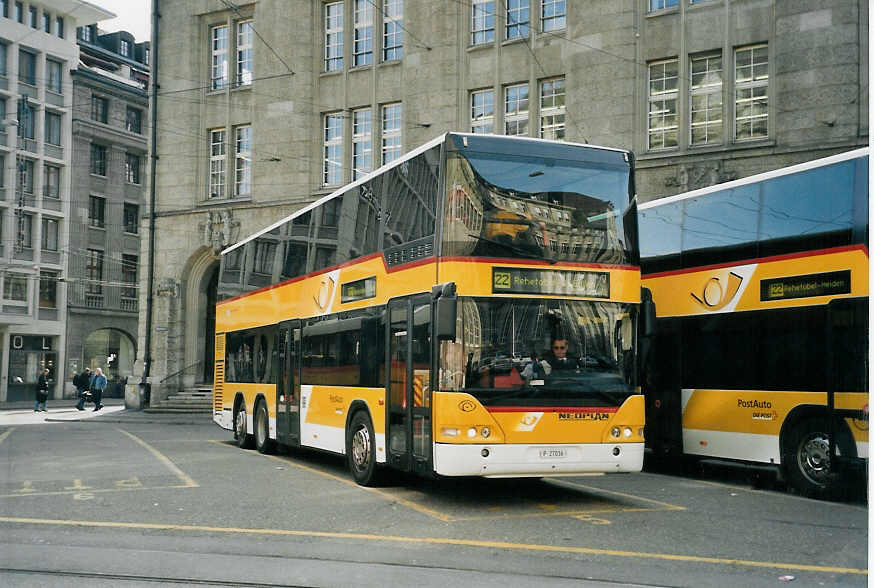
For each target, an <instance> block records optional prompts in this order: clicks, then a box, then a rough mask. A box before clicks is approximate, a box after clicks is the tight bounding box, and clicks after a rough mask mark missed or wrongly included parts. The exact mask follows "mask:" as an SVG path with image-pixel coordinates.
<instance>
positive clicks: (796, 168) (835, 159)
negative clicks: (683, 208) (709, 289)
mask: <svg viewBox="0 0 874 588" xmlns="http://www.w3.org/2000/svg"><path fill="white" fill-rule="evenodd" d="M867 155H868V147H862V148H861V149H854V150H852V151H846V152H844V153H838V154H837V155H832V156H829V157H823V158H822V159H814V160H812V161H807V162H804V163H799V164H797V165H791V166H789V167H781V168H780V169H775V170H772V171H769V172H764V173H761V174H756V175H753V176H747V177H745V178H741V179H739V180H732V181H731V182H725V183H722V184H714V185H712V186H708V187H706V188H701V189H699V190H692V191H691V192H683V193H682V194H677V195H675V196H667V197H665V198H657V199H656V200H650V201H649V202H644V203H643V204H638V205H637V209H638V210H646V209H648V208H655V207H656V206H662V205H663V204H671V203H673V202H678V201H681V200H686V199H688V198H695V197H696V196H703V195H705V194H710V193H713V192H721V191H722V190H730V189H732V188H737V187H739V186H746V185H747V184H755V183H758V182H762V181H764V180H768V179H771V178H779V177H780V176H786V175H789V174H796V173H798V172H803V171H806V170H809V169H814V168H817V167H822V166H825V165H831V164H833V163H840V162H842V161H848V160H850V159H856V158H859V157H863V156H867Z"/></svg>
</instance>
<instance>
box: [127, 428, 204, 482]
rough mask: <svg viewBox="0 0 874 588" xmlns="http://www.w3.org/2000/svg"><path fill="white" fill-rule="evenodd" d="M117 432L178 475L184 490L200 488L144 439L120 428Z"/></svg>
mask: <svg viewBox="0 0 874 588" xmlns="http://www.w3.org/2000/svg"><path fill="white" fill-rule="evenodd" d="M115 430H116V431H118V432H119V433H123V434H125V435H127V436H128V437H130V438H131V439H133V440H134V441H136V442H137V443H139V444H140V445H142V446H143V447H145V448H146V449H147V450H148V451H149V453H151V454H152V455H154V456H155V457H156V458H157V459H158V461H160V462H161V463H163V464H164V465H165V466H167V468H168V469H169V470H170V471H171V472H173V473H174V474H176V477H177V478H179V479H180V480H182V484H183V486H182V487H183V488H199V487H200V484H198V483H197V482H195V481H194V480H192V479H191V477H190V476H189V475H188V474H186V473H185V472H183V471H182V470H180V469H179V468H178V467H177V466H176V464H175V463H173V462H172V461H170V458H169V457H167V456H166V455H164V454H163V453H161V452H160V451H158V450H157V449H155V448H154V447H152V446H151V445H149V444H148V443H146V442H145V441H143V440H142V439H140V438H139V437H137V436H136V435H134V434H132V433H128V432H127V431H122V430H121V429H119V428H116V429H115Z"/></svg>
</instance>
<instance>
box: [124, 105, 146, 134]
mask: <svg viewBox="0 0 874 588" xmlns="http://www.w3.org/2000/svg"><path fill="white" fill-rule="evenodd" d="M124 128H125V129H127V130H128V131H129V132H131V133H136V134H138V135H140V134H142V132H143V111H142V110H140V109H139V108H131V107H130V106H128V107H127V115H126V116H125V119H124Z"/></svg>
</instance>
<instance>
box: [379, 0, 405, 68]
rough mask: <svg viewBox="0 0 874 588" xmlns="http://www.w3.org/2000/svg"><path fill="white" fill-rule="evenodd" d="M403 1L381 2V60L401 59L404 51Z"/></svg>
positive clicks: (386, 0)
mask: <svg viewBox="0 0 874 588" xmlns="http://www.w3.org/2000/svg"><path fill="white" fill-rule="evenodd" d="M403 27H404V2H403V0H385V1H384V2H383V4H382V60H383V61H394V60H397V59H401V58H402V57H403V53H404V29H403Z"/></svg>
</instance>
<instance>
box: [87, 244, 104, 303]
mask: <svg viewBox="0 0 874 588" xmlns="http://www.w3.org/2000/svg"><path fill="white" fill-rule="evenodd" d="M86 264H87V265H86V266H85V277H86V279H87V284H88V285H87V287H86V289H85V291H86V293H88V294H93V295H98V296H99V295H101V294H103V252H102V251H100V250H99V249H89V250H88V259H87V261H86Z"/></svg>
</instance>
